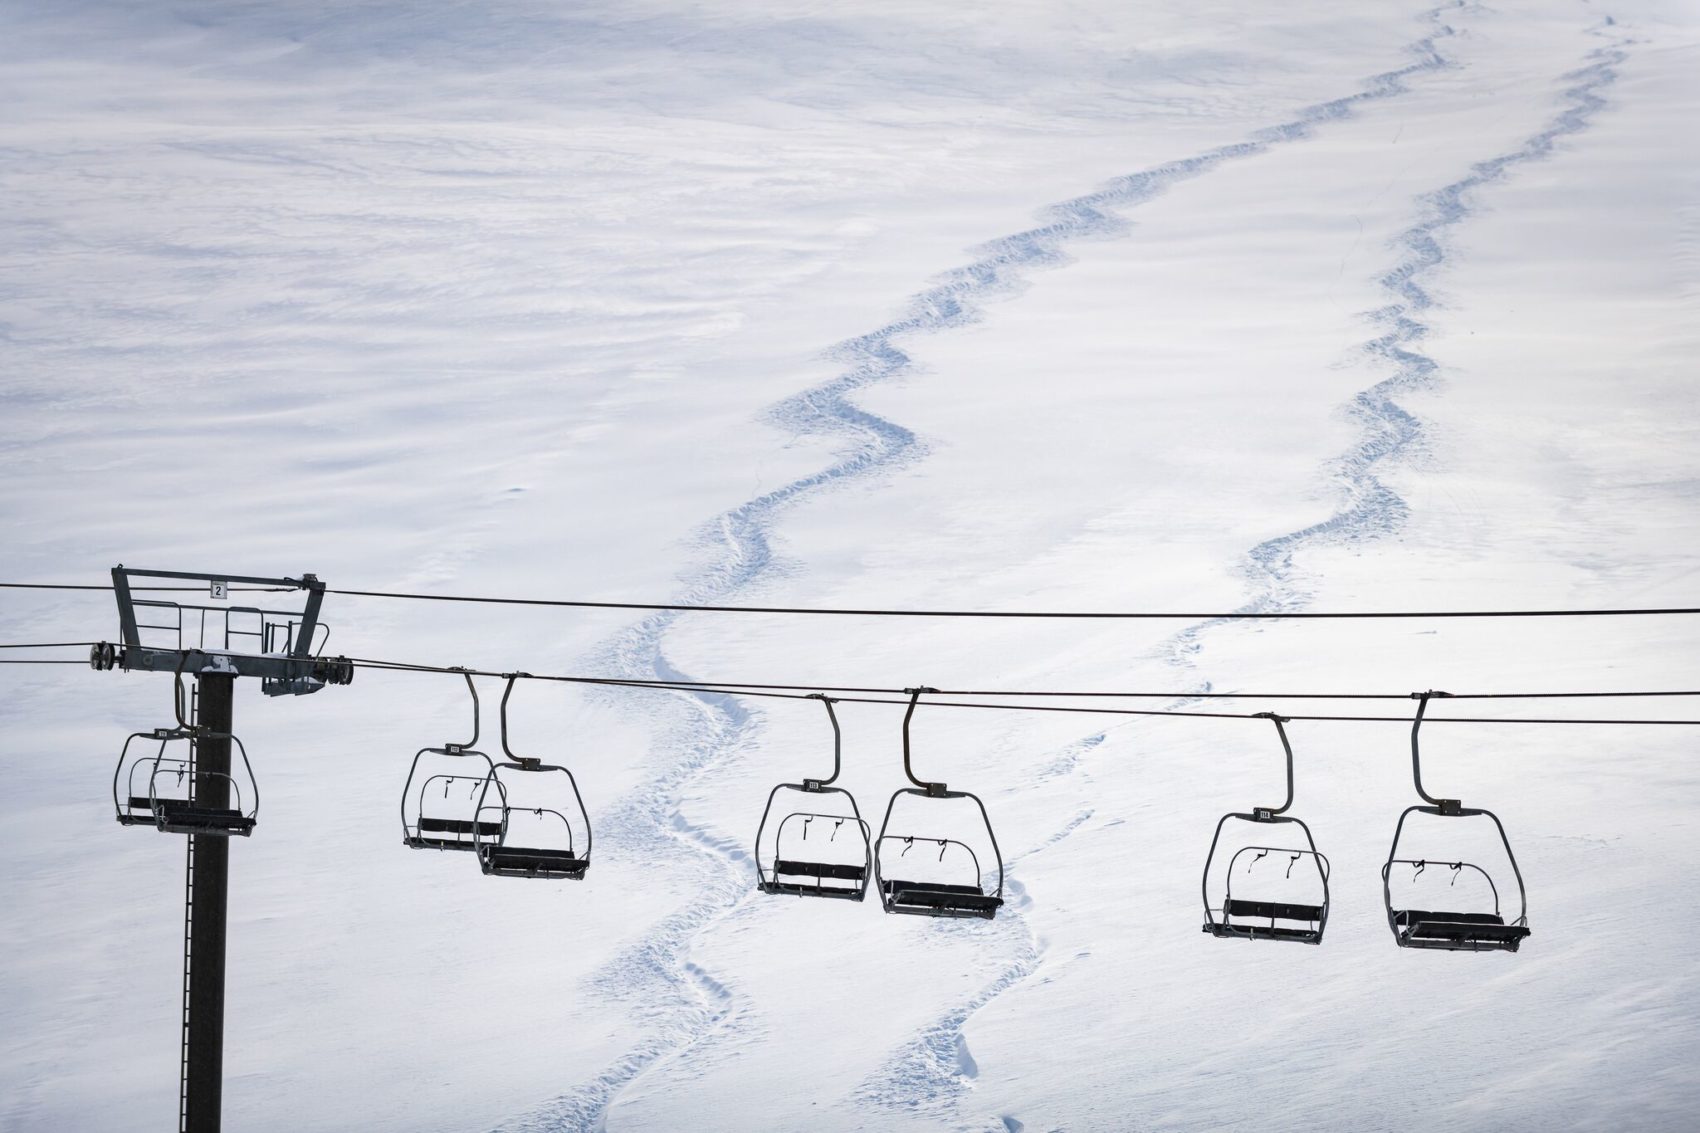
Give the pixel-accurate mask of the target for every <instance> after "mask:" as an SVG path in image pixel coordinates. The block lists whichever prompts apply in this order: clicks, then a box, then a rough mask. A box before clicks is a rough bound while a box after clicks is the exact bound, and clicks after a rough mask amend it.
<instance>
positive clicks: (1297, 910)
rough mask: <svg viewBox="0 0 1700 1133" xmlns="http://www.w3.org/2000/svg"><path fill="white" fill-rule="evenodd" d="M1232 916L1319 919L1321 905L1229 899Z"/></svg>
mask: <svg viewBox="0 0 1700 1133" xmlns="http://www.w3.org/2000/svg"><path fill="white" fill-rule="evenodd" d="M1226 912H1227V915H1228V916H1230V917H1268V918H1275V919H1280V920H1284V921H1319V920H1321V919H1322V906H1321V905H1293V904H1288V903H1285V902H1281V901H1229V902H1228V907H1227V910H1226Z"/></svg>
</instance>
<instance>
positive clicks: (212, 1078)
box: [89, 565, 354, 1133]
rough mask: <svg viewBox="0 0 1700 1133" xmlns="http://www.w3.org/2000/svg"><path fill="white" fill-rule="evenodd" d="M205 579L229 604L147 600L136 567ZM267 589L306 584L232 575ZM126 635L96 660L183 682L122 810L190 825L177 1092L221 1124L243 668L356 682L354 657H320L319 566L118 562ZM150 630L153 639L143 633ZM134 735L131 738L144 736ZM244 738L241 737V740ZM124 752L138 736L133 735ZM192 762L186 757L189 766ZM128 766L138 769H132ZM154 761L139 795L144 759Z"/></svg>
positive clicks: (240, 826)
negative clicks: (206, 568) (189, 699)
mask: <svg viewBox="0 0 1700 1133" xmlns="http://www.w3.org/2000/svg"><path fill="white" fill-rule="evenodd" d="M138 576H139V577H143V578H166V579H180V580H189V581H199V582H203V583H205V584H206V585H207V587H208V590H209V595H210V597H211V598H213V599H214V600H215V601H218V602H220V603H221V604H220V605H206V604H200V603H188V602H179V601H164V600H159V599H153V598H141V599H139V598H137V597H135V594H134V592H133V590H132V587H131V584H130V580H131V579H132V578H135V577H138ZM232 582H236V583H241V584H243V585H245V586H249V587H256V588H260V589H265V590H280V591H290V590H304V591H306V592H307V600H306V603H305V605H304V606H303V608H302V609H300V610H266V609H261V608H259V607H256V606H240V605H229V604H224V603H228V599H229V595H230V584H231V583H232ZM112 589H113V593H114V596H115V597H116V599H117V602H118V624H119V633H120V636H121V637H122V639H123V640H122V642H121V643H120V644H118V645H113V644H109V643H107V642H101V643H100V644H98V645H96V646H95V647H94V649H93V650H92V652H91V653H90V657H89V663H90V665H91V666H93V667H94V668H96V669H124V670H126V671H144V672H171V673H173V674H174V679H175V680H176V681H177V688H176V690H175V691H174V695H175V697H176V700H175V704H176V713H177V727H176V728H161V729H158V730H156V731H155V732H154V733H153V738H156V739H158V740H160V741H161V749H160V754H156V755H154V756H153V757H152V758H151V760H149V759H147V758H142V759H139V760H136V761H128V762H127V759H126V755H120V756H119V764H118V774H117V775H116V776H115V777H114V781H113V796H114V802H115V804H117V806H118V820H119V822H120V823H122V824H124V825H126V826H130V825H136V826H143V825H147V824H150V819H151V824H152V825H154V826H155V827H156V829H158V830H160V831H162V832H168V833H186V834H188V836H189V838H188V844H187V848H186V854H187V864H186V869H185V885H184V888H185V894H184V905H185V908H184V929H183V1002H182V1008H183V1018H182V1026H183V1038H182V1058H181V1079H180V1082H179V1091H178V1128H179V1130H180V1131H182V1133H219V1129H220V1127H221V1124H222V1121H223V1095H224V972H225V939H226V935H227V926H228V924H229V888H230V884H229V883H230V837H231V836H232V835H233V834H239V835H244V836H245V835H247V834H248V833H249V832H250V831H251V830H252V828H253V825H254V819H255V817H256V816H257V814H258V806H259V800H258V797H257V787H256V786H255V784H254V783H253V780H252V778H251V771H252V769H251V768H248V767H247V763H248V760H247V755H246V753H245V752H244V754H243V764H244V769H245V770H246V771H247V772H248V773H249V776H250V777H249V778H248V793H249V794H250V795H251V796H252V797H249V798H242V797H240V796H241V793H242V788H241V785H240V782H239V780H238V779H236V778H234V777H233V775H232V770H233V769H232V766H231V745H232V742H233V741H235V736H234V733H233V732H232V730H231V726H232V717H233V711H232V709H233V701H234V692H235V686H236V678H237V677H239V676H249V677H259V678H260V688H261V690H262V691H263V692H265V693H266V694H267V695H269V696H285V695H293V696H303V695H306V694H308V693H313V692H317V691H319V689H321V688H324V687H325V686H326V685H328V684H348V683H349V682H350V681H351V680H352V679H353V676H354V666H353V665H352V664H351V663H350V662H349V661H348V659H347V658H345V657H333V658H326V657H321V656H319V655H318V654H319V651H320V649H321V648H322V646H323V644H324V640H325V637H326V636H328V631H327V630H326V629H325V627H324V625H323V624H322V623H321V622H320V621H319V606H320V604H321V603H322V601H323V600H324V592H325V584H324V583H323V582H321V581H319V579H318V578H316V577H315V576H313V575H311V574H306V575H302V576H301V578H299V579H293V578H260V577H254V576H246V575H225V574H190V573H186V572H182V571H148V570H131V569H127V568H125V567H124V566H122V565H120V566H117V567H114V568H113V570H112ZM144 635H146V640H144ZM185 675H193V676H194V677H195V697H194V706H193V708H192V709H191V710H190V713H189V714H188V715H186V714H185V707H184V702H183V689H182V678H183V677H184V676H185ZM134 738H136V737H132V739H134ZM183 739H188V740H189V747H190V752H191V754H190V756H189V757H188V759H187V761H184V760H168V759H167V758H166V757H165V756H164V754H163V752H164V745H165V743H167V742H169V741H173V740H176V741H179V742H180V741H181V740H183ZM236 742H238V743H239V742H240V741H236ZM125 751H126V753H128V751H129V745H128V744H126V747H125ZM185 762H186V764H187V765H186V766H185ZM126 767H128V768H129V776H128V778H124V777H123V776H124V772H125V770H126ZM138 767H140V768H141V769H142V770H146V771H148V776H147V779H146V791H147V793H146V795H145V796H144V795H138V794H137V790H138V789H140V787H139V786H138V785H139V784H140V783H142V780H140V779H138V777H137V776H138V771H137V768H138ZM162 774H163V775H164V777H165V778H166V779H167V780H169V779H172V778H176V779H177V780H178V781H179V782H186V784H187V795H186V797H183V796H177V795H172V796H171V797H162V795H161V792H160V789H159V781H160V780H161V777H162Z"/></svg>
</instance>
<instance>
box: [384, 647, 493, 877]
mask: <svg viewBox="0 0 1700 1133" xmlns="http://www.w3.org/2000/svg"><path fill="white" fill-rule="evenodd" d="M462 675H463V676H465V677H466V688H467V691H468V692H470V693H471V694H472V738H471V739H470V740H468V741H466V742H465V743H463V744H456V743H445V744H444V745H443V746H442V747H426V748H420V749H419V751H418V752H417V753H415V754H414V756H413V766H412V767H411V768H409V770H408V774H407V784H406V785H405V786H404V787H403V788H402V793H401V840H402V844H403V845H405V846H408V847H409V848H411V849H415V850H472V849H475V848H476V845H477V836H478V835H480V834H482V835H483V836H484V837H486V838H492V839H493V838H496V837H498V836H499V835H500V834H501V832H502V829H501V827H502V824H501V821H500V820H499V819H498V818H496V817H495V815H494V814H491V815H487V816H486V819H487V821H484V822H482V823H480V822H479V821H478V819H477V817H476V816H477V812H478V809H479V803H478V796H479V794H480V793H481V792H482V791H483V789H484V783H485V781H486V780H487V779H489V777H490V772H491V771H492V770H494V769H495V766H496V763H495V760H493V759H491V758H490V757H489V756H488V755H485V754H484V753H483V752H481V751H478V750H476V749H477V746H478V689H477V688H476V687H475V686H474V685H473V683H472V674H471V673H463V674H462ZM501 792H502V788H501V786H500V784H498V787H497V799H498V800H500V798H501Z"/></svg>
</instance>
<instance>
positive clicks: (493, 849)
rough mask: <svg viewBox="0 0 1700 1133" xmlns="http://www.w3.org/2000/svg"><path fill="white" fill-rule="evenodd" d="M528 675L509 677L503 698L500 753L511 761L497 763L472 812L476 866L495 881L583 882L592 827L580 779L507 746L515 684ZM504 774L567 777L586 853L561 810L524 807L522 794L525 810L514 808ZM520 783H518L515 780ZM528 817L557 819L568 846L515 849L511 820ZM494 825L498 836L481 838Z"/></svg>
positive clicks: (574, 829) (570, 821) (519, 674)
mask: <svg viewBox="0 0 1700 1133" xmlns="http://www.w3.org/2000/svg"><path fill="white" fill-rule="evenodd" d="M529 676H530V674H529V673H510V674H508V686H507V688H506V690H504V691H503V693H502V753H503V754H504V755H506V756H507V757H508V759H507V762H503V763H498V764H495V765H494V766H493V767H491V768H490V773H489V774H488V775H487V776H486V777H485V779H484V786H483V789H482V790H480V791H479V793H478V806H477V807H476V808H474V811H473V830H472V839H473V849H474V852H475V853H476V855H477V858H478V866H479V868H480V869H481V870H483V871H484V873H486V874H488V875H490V876H494V877H530V878H545V879H552V880H567V881H582V880H583V879H584V875H585V871H586V870H588V869H589V868H590V848H591V838H592V835H591V828H590V812H589V811H587V810H586V809H585V806H584V796H583V795H581V794H580V793H579V789H578V780H577V779H575V778H574V777H573V773H572V772H571V771H569V770H567V768H565V767H562V766H560V765H558V764H552V763H544V762H542V761H541V760H539V759H533V758H529V757H526V756H518V755H515V754H514V753H513V750H512V749H511V748H510V747H509V746H508V698H509V697H510V696H512V695H513V691H514V682H515V681H517V680H518V679H519V678H521V677H529ZM504 771H506V772H509V773H511V774H512V775H514V776H519V775H550V774H559V775H564V776H566V779H567V786H568V787H569V788H570V790H571V792H572V802H573V807H574V810H575V811H576V813H577V816H578V819H579V821H580V822H581V823H583V826H584V848H583V850H582V852H581V851H580V850H579V848H578V845H577V837H576V835H577V831H576V828H575V827H574V825H573V821H572V819H570V818H569V817H568V816H567V814H566V813H565V812H564V811H562V810H560V809H559V808H557V807H547V806H542V807H537V806H526V805H523V799H524V797H525V795H526V794H527V793H528V792H520V795H521V802H522V805H519V806H515V805H513V802H514V800H513V797H512V789H513V786H514V784H513V783H510V782H505V781H504V780H503V778H502V773H503V772H504ZM516 781H517V780H516ZM492 786H495V787H496V791H497V797H496V800H495V801H494V802H491V801H489V798H490V788H491V787H492ZM516 811H517V812H521V813H530V814H534V815H536V816H538V817H539V818H541V817H544V816H553V817H555V818H558V819H559V820H560V821H561V823H562V824H563V825H564V826H565V827H566V831H567V847H566V848H565V849H559V848H554V847H539V846H516V845H513V844H511V843H510V842H509V841H508V827H509V818H510V816H511V815H513V814H514V813H515V812H516ZM486 813H493V814H499V815H500V816H501V819H500V821H499V822H497V823H494V824H492V823H487V822H485V821H484V815H485V814H486ZM490 825H495V826H496V828H497V829H496V832H495V834H494V835H489V834H485V833H482V831H484V830H486V829H487V828H488V827H489V826H490Z"/></svg>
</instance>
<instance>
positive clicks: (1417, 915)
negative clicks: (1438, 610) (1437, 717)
mask: <svg viewBox="0 0 1700 1133" xmlns="http://www.w3.org/2000/svg"><path fill="white" fill-rule="evenodd" d="M1411 695H1412V698H1413V699H1415V700H1416V701H1417V715H1416V719H1415V720H1413V721H1412V723H1411V778H1412V781H1413V782H1414V783H1415V785H1416V788H1417V794H1418V795H1419V796H1420V797H1421V798H1422V799H1423V801H1424V803H1426V804H1427V805H1423V804H1422V803H1419V804H1417V805H1415V806H1410V807H1406V808H1405V811H1404V813H1402V814H1400V816H1399V823H1398V825H1397V826H1395V827H1394V829H1393V845H1392V847H1391V848H1390V849H1389V850H1388V852H1387V864H1386V865H1384V866H1382V867H1381V888H1382V896H1383V899H1384V901H1385V903H1386V907H1387V926H1388V928H1389V929H1391V930H1392V932H1393V939H1394V941H1395V943H1397V944H1398V945H1399V947H1401V948H1438V949H1442V950H1444V951H1448V952H1515V951H1517V949H1518V946H1519V945H1521V944H1522V943H1523V941H1524V939H1525V938H1526V937H1528V936H1529V897H1528V892H1527V891H1526V890H1525V889H1524V887H1523V871H1522V870H1521V869H1519V868H1518V866H1517V856H1516V855H1515V854H1513V853H1512V852H1511V840H1510V839H1509V838H1507V837H1506V834H1505V826H1504V824H1503V823H1501V822H1500V821H1499V816H1498V815H1496V814H1494V813H1493V812H1492V811H1490V810H1484V809H1482V808H1480V807H1466V806H1463V805H1461V804H1460V803H1459V801H1458V800H1457V799H1437V798H1435V797H1434V796H1432V795H1430V794H1429V793H1428V792H1427V791H1425V790H1423V775H1422V757H1421V753H1420V751H1419V749H1418V746H1417V733H1418V731H1419V730H1420V729H1421V728H1422V726H1423V713H1424V712H1425V711H1427V709H1428V702H1429V700H1430V698H1432V697H1443V696H1447V695H1448V694H1447V693H1444V692H1433V691H1430V692H1422V693H1412V694H1411ZM1412 814H1433V815H1440V816H1442V817H1445V818H1473V817H1481V816H1485V817H1487V818H1489V819H1491V820H1492V821H1493V825H1494V829H1495V830H1496V831H1497V832H1498V834H1499V841H1500V844H1501V845H1502V846H1504V847H1505V858H1506V860H1507V861H1508V862H1510V863H1511V874H1512V877H1513V878H1514V879H1515V880H1516V883H1517V904H1518V914H1517V917H1516V918H1515V919H1514V920H1511V921H1507V920H1506V919H1505V916H1504V914H1503V912H1502V911H1501V909H1500V903H1499V886H1498V884H1496V883H1495V882H1494V879H1493V875H1492V874H1491V873H1489V872H1488V871H1487V870H1486V869H1484V868H1482V867H1481V866H1479V865H1476V864H1474V863H1471V862H1465V861H1454V862H1443V861H1438V860H1435V859H1431V858H1402V857H1400V856H1399V840H1400V837H1401V836H1402V835H1403V834H1404V832H1405V820H1406V819H1407V818H1409V817H1410V816H1411V815H1412ZM1395 866H1410V867H1412V869H1413V871H1414V872H1413V874H1412V878H1413V880H1414V879H1415V878H1416V877H1417V876H1420V875H1421V874H1422V873H1423V871H1424V870H1426V869H1427V868H1429V867H1431V866H1433V867H1440V866H1444V867H1446V868H1448V869H1450V870H1451V871H1452V877H1451V884H1450V885H1449V886H1448V889H1449V890H1450V889H1455V888H1456V885H1457V881H1458V878H1459V877H1460V876H1464V871H1465V870H1469V871H1471V873H1472V874H1480V875H1481V876H1482V878H1484V879H1485V880H1486V881H1487V885H1488V892H1489V893H1490V894H1491V895H1492V904H1493V908H1492V909H1491V910H1487V909H1473V910H1461V911H1460V910H1447V909H1441V910H1431V909H1413V908H1397V907H1395V905H1394V902H1393V882H1392V874H1393V868H1394V867H1395Z"/></svg>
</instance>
